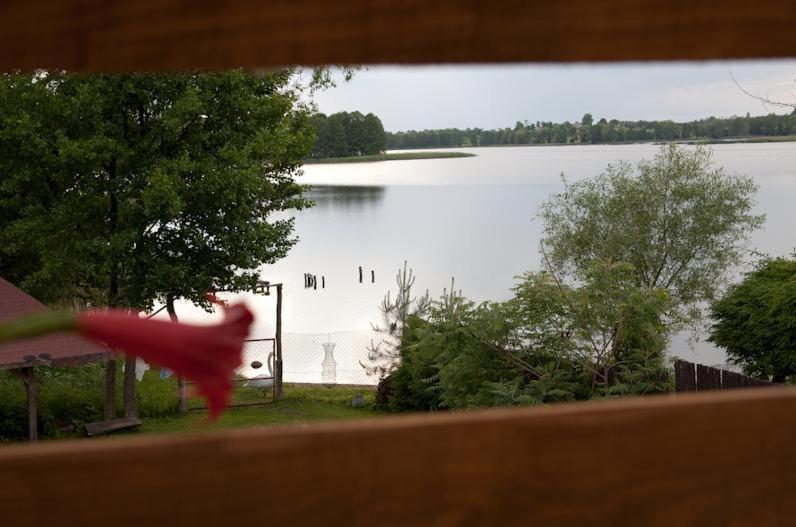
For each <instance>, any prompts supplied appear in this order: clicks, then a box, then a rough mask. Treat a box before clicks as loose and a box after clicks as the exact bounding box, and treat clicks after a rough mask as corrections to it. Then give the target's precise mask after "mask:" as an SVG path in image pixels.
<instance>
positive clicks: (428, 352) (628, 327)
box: [386, 261, 675, 411]
mask: <svg viewBox="0 0 796 527" xmlns="http://www.w3.org/2000/svg"><path fill="white" fill-rule="evenodd" d="M579 278H580V281H579V286H578V287H571V286H567V285H565V284H562V283H561V282H559V281H558V279H557V278H556V277H555V276H553V275H552V274H550V273H527V274H525V275H523V276H522V277H520V282H519V284H518V285H517V287H516V288H515V290H514V291H515V296H514V298H512V299H511V300H509V301H508V302H503V303H489V302H486V303H483V304H475V303H473V302H470V301H468V300H466V299H465V298H463V297H461V296H460V295H456V294H453V293H451V294H450V295H447V294H446V295H444V296H443V297H442V298H441V299H440V300H437V301H434V302H431V304H430V306H429V308H428V309H427V310H426V311H425V314H424V315H423V316H411V317H409V319H408V320H407V322H406V324H405V326H404V327H403V331H402V335H401V340H400V344H399V346H398V351H399V353H400V362H399V364H398V365H397V367H396V368H395V369H394V372H393V373H392V375H390V377H389V385H390V395H389V400H388V402H387V403H386V407H388V408H389V409H391V410H394V411H406V410H434V409H441V408H450V409H453V408H472V407H490V406H503V405H516V404H543V403H550V402H556V401H569V400H576V399H587V398H590V397H595V396H608V395H631V394H645V393H653V392H662V391H669V390H671V379H670V375H669V370H668V368H667V365H666V356H665V349H666V343H667V341H668V332H669V328H668V326H667V324H666V322H665V320H667V319H668V320H671V318H672V317H673V316H674V315H672V311H674V309H675V308H674V305H673V304H672V302H670V300H669V298H668V295H667V294H666V293H665V292H664V291H662V290H660V289H652V288H646V287H640V286H638V285H636V282H635V279H634V269H633V267H632V266H630V265H629V264H624V263H613V262H610V261H603V262H594V263H593V264H592V265H591V266H589V268H588V269H587V271H585V272H583V273H582V274H581V275H580V277H579Z"/></svg>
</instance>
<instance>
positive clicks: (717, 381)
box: [710, 368, 721, 390]
mask: <svg viewBox="0 0 796 527" xmlns="http://www.w3.org/2000/svg"><path fill="white" fill-rule="evenodd" d="M710 377H711V384H712V385H713V389H714V390H721V370H720V369H718V368H710Z"/></svg>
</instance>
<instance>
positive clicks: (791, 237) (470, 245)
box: [251, 143, 796, 382]
mask: <svg viewBox="0 0 796 527" xmlns="http://www.w3.org/2000/svg"><path fill="white" fill-rule="evenodd" d="M712 148H713V152H714V162H715V164H716V165H718V166H723V167H724V168H725V170H726V171H727V172H730V173H740V174H746V175H749V176H752V177H753V178H754V179H755V181H756V182H757V184H758V185H759V187H760V188H759V192H758V195H757V202H758V203H757V211H759V212H762V213H765V214H766V215H767V220H766V223H765V226H764V228H763V229H761V230H760V231H758V232H756V233H755V234H754V235H753V236H752V239H751V241H750V244H749V248H750V249H756V250H758V251H761V252H765V253H769V254H772V255H783V254H788V253H790V252H791V251H792V250H793V249H794V246H796V234H794V229H793V226H794V223H795V222H794V219H795V218H796V143H762V144H726V145H713V147H712ZM455 150H457V151H468V152H472V153H474V154H476V157H469V158H459V159H438V160H414V161H387V162H379V163H352V164H336V165H310V166H307V167H305V173H304V175H303V176H302V177H301V178H300V181H301V182H303V183H306V184H310V185H313V189H312V190H311V191H310V192H309V193H308V194H307V197H309V198H311V199H312V200H313V201H315V203H316V205H315V207H313V208H311V209H307V210H304V211H299V212H298V213H296V214H295V217H296V234H297V235H298V237H299V238H300V242H299V243H298V245H296V247H295V248H294V249H293V250H292V251H291V252H290V254H289V256H288V257H287V258H286V259H284V260H282V261H280V262H278V263H276V264H275V265H269V266H265V267H264V268H263V270H262V277H263V279H265V280H270V281H271V282H283V283H284V284H285V300H284V332H285V333H286V334H288V335H289V336H288V337H287V340H286V357H285V364H286V366H285V369H286V377H287V378H288V379H289V378H290V377H291V376H292V377H293V378H294V379H296V380H299V379H301V380H313V379H316V377H318V376H319V373H320V363H321V361H322V360H323V357H324V354H323V350H322V348H321V344H322V343H323V342H325V341H329V342H336V343H337V348H336V350H335V353H334V355H335V358H336V360H337V363H338V382H367V380H366V378H364V376H363V375H362V374H361V371H359V370H361V368H360V367H359V366H358V361H359V360H362V358H363V357H364V356H365V354H366V352H365V350H364V345H363V344H362V340H363V339H364V338H368V339H369V338H370V337H371V336H372V335H370V332H369V331H368V330H369V329H370V328H371V324H374V323H378V322H379V321H380V313H379V310H378V305H379V303H380V302H381V300H382V298H383V296H384V294H385V293H386V292H387V290H388V289H394V287H395V274H396V272H397V270H398V268H399V267H400V266H402V265H403V262H404V260H407V261H408V262H409V266H410V267H411V268H412V269H414V272H415V274H416V276H417V282H416V284H415V288H416V290H417V291H418V292H419V293H421V292H423V291H425V290H426V289H428V290H429V291H430V293H431V294H432V296H438V295H440V294H441V293H442V291H443V288H444V287H448V288H449V287H450V282H451V278H455V288H456V289H457V290H459V289H460V290H461V291H462V293H463V294H464V295H465V296H467V297H468V298H471V299H474V300H478V301H480V300H505V299H507V298H509V297H510V296H511V291H510V289H511V287H512V286H513V285H514V283H515V279H514V277H515V276H517V275H519V274H520V273H523V272H524V271H528V270H539V269H540V268H541V265H540V258H539V253H538V244H539V238H540V232H541V225H540V223H539V222H538V221H537V219H536V212H537V210H538V208H539V205H540V204H541V202H542V201H544V200H545V199H546V198H547V197H548V196H550V195H551V194H552V193H555V192H559V191H561V190H562V189H563V183H562V181H561V174H562V173H564V174H565V175H566V177H567V179H568V180H570V181H575V180H578V179H581V178H587V177H592V176H595V175H597V174H599V173H600V172H601V171H602V169H603V168H604V167H605V166H606V165H607V164H608V163H610V162H614V161H618V160H626V161H630V162H636V161H638V160H640V159H642V158H651V157H653V156H654V155H655V153H656V152H657V150H658V147H657V146H655V145H648V144H644V145H621V146H603V145H595V146H552V147H543V146H542V147H506V148H469V149H468V148H457V149H455ZM358 266H362V268H363V272H364V274H365V279H364V283H362V284H360V283H359V278H358ZM371 270H372V271H374V273H375V283H371ZM304 273H311V274H314V275H316V276H317V277H318V289H317V290H314V289H305V288H304ZM322 276H323V277H324V278H325V282H326V287H325V288H321V283H320V282H321V277H322ZM251 303H252V305H253V307H255V308H256V309H257V310H258V311H259V312H260V314H261V316H260V319H259V324H260V328H259V329H258V334H260V335H261V336H270V335H268V334H269V333H271V332H272V330H271V326H272V324H271V320H272V319H273V312H272V304H273V303H272V301H271V300H270V299H266V298H263V297H258V298H256V299H255V298H252V299H251ZM689 336H690V334H683V335H679V336H678V337H677V338H676V339H674V341H673V342H672V344H671V349H670V353H672V354H674V355H678V356H680V357H683V358H687V359H690V360H694V361H697V362H701V363H705V364H717V363H722V362H724V355H723V353H722V352H721V351H720V350H718V349H715V348H714V347H713V346H711V345H709V344H708V343H706V342H696V343H691V342H689ZM291 339H292V340H291ZM290 354H292V359H293V360H292V361H291V356H290ZM291 362H292V364H291ZM316 382H319V379H316ZM370 382H374V380H372V379H371V380H370Z"/></svg>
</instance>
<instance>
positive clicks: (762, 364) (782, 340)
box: [709, 258, 796, 382]
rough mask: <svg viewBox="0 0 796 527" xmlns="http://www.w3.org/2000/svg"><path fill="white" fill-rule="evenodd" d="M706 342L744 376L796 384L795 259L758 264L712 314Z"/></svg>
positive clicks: (713, 307) (772, 260)
mask: <svg viewBox="0 0 796 527" xmlns="http://www.w3.org/2000/svg"><path fill="white" fill-rule="evenodd" d="M711 318H712V319H713V321H714V323H713V327H712V328H711V335H710V339H709V340H711V341H712V342H714V343H715V344H717V345H718V346H721V347H723V348H725V349H726V350H727V356H728V357H729V358H730V360H731V361H733V362H734V363H736V364H739V365H741V366H743V369H744V372H745V373H746V374H748V375H754V376H756V377H762V378H769V377H770V378H771V379H772V380H773V381H774V382H785V381H788V380H790V381H791V382H792V381H794V380H796V379H795V377H796V259H787V258H777V259H767V260H764V261H763V262H761V263H760V264H759V265H758V267H757V269H755V270H754V271H752V272H750V273H749V274H747V275H746V277H745V278H744V280H743V281H742V282H741V283H739V284H736V285H734V286H732V287H731V288H730V289H729V291H728V292H727V294H725V295H724V297H723V298H722V299H721V300H719V301H717V302H715V303H714V304H713V306H712V309H711Z"/></svg>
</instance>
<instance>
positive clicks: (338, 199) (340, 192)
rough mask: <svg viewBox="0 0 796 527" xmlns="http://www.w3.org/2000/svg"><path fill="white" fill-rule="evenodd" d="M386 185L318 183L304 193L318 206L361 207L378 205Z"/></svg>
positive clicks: (335, 207) (382, 197) (337, 207)
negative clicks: (366, 185) (353, 185)
mask: <svg viewBox="0 0 796 527" xmlns="http://www.w3.org/2000/svg"><path fill="white" fill-rule="evenodd" d="M385 192H386V189H385V187H371V186H368V187H365V186H356V187H352V186H333V185H316V186H313V187H312V188H311V189H310V190H308V191H307V192H305V193H304V197H305V198H307V199H310V200H312V201H314V202H315V207H317V208H333V209H359V208H364V207H367V206H375V205H378V204H379V203H380V202H381V201H382V200H383V199H384V193H385Z"/></svg>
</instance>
